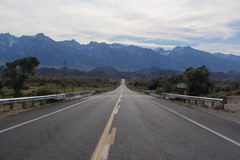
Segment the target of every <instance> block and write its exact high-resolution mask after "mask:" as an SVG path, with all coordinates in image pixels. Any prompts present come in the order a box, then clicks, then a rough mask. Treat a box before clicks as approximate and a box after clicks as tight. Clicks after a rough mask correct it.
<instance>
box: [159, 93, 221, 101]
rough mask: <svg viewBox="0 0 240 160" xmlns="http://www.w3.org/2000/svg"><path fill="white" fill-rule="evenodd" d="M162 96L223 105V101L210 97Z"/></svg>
mask: <svg viewBox="0 0 240 160" xmlns="http://www.w3.org/2000/svg"><path fill="white" fill-rule="evenodd" d="M160 95H161V96H164V97H167V98H169V99H176V98H181V99H190V100H198V101H206V102H216V103H223V99H219V98H208V97H198V96H188V95H181V94H172V93H164V92H163V93H161V94H160Z"/></svg>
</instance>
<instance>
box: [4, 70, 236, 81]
mask: <svg viewBox="0 0 240 160" xmlns="http://www.w3.org/2000/svg"><path fill="white" fill-rule="evenodd" d="M5 69H6V68H5V67H4V66H0V75H1V74H2V73H3V71H4V70H5ZM35 72H36V74H40V75H75V76H89V77H108V78H124V79H157V78H160V77H163V78H167V77H171V76H173V75H177V74H180V73H182V72H180V71H177V70H164V69H161V68H158V67H150V68H145V69H140V70H137V71H133V72H123V71H119V70H117V69H114V68H112V67H106V66H105V67H96V68H94V69H93V70H90V71H82V70H79V69H69V68H65V67H62V68H54V67H42V68H37V69H36V71H35ZM209 78H210V79H211V80H213V81H240V72H235V71H230V72H228V73H224V72H210V77H209Z"/></svg>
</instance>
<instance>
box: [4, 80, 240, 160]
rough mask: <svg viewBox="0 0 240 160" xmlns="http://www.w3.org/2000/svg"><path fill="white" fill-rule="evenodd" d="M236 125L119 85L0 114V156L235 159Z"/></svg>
mask: <svg viewBox="0 0 240 160" xmlns="http://www.w3.org/2000/svg"><path fill="white" fill-rule="evenodd" d="M239 158H240V125H239V124H237V123H234V122H231V121H228V120H225V119H222V118H219V117H216V116H213V115H210V114H207V113H204V112H201V111H197V110H194V109H191V108H188V107H184V106H182V105H179V104H176V103H173V102H170V101H167V100H162V99H158V98H155V97H152V96H148V95H143V94H139V93H136V92H133V91H131V90H129V89H128V88H127V87H126V86H125V82H124V80H123V81H122V84H121V86H120V87H119V88H117V89H116V90H114V91H111V92H107V93H103V94H100V95H93V96H89V97H87V98H84V99H78V100H73V101H69V102H62V103H56V104H53V105H50V106H48V107H42V108H40V109H36V110H32V111H28V112H25V113H21V114H18V115H15V116H11V117H8V118H3V119H0V160H55V159H56V160H75V159H76V160H85V159H86V160H89V159H91V160H96V159H103V160H106V159H109V160H175V159H176V160H178V159H179V160H188V159H189V160H193V159H194V160H198V159H199V160H200V159H201V160H208V159H209V160H239Z"/></svg>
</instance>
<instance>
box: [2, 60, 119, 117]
mask: <svg viewBox="0 0 240 160" xmlns="http://www.w3.org/2000/svg"><path fill="white" fill-rule="evenodd" d="M38 65H39V61H38V59H37V58H35V57H28V58H24V59H19V60H16V61H13V62H8V63H6V67H7V69H6V70H5V71H4V73H3V74H2V75H1V76H0V99H1V98H13V97H29V96H42V95H51V94H60V93H68V92H81V91H88V90H95V91H96V93H101V92H107V91H111V90H114V89H116V88H117V87H118V86H119V85H120V79H110V78H98V77H80V76H70V75H66V74H65V75H36V74H34V69H35V68H36V67H37V66H38ZM25 105H26V106H29V107H25V108H24V109H23V107H22V105H21V104H13V105H0V117H1V115H4V116H5V115H6V114H10V115H12V114H16V113H19V112H22V111H25V110H29V109H32V107H31V105H32V103H31V102H27V103H26V104H25ZM34 105H35V106H39V105H40V102H36V104H34ZM26 108H27V109H26ZM9 111H10V112H9Z"/></svg>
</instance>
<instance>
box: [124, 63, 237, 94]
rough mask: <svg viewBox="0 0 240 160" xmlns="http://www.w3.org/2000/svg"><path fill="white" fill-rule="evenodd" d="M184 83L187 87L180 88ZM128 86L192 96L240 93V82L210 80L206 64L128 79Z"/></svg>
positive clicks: (138, 89)
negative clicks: (169, 74)
mask: <svg viewBox="0 0 240 160" xmlns="http://www.w3.org/2000/svg"><path fill="white" fill-rule="evenodd" d="M179 83H183V84H185V85H186V88H178V87H177V85H178V84H179ZM127 86H128V87H129V88H130V89H132V90H134V91H140V92H147V91H149V90H152V91H156V93H161V92H168V93H177V94H184V91H185V93H187V95H192V96H206V97H214V98H226V97H227V96H230V95H240V82H228V81H227V82H221V81H210V80H209V71H208V69H207V67H206V66H201V67H199V68H195V69H194V68H187V69H186V70H185V71H184V72H183V73H182V74H179V75H175V76H172V77H168V78H159V79H128V80H127Z"/></svg>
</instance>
